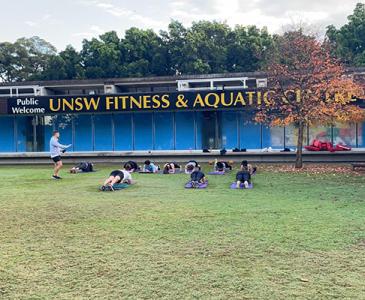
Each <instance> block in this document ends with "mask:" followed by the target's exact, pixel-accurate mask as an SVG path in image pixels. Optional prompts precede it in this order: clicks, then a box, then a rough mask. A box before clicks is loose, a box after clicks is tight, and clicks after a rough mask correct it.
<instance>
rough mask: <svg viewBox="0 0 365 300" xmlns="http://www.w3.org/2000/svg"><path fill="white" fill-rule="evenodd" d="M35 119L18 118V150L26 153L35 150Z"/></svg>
mask: <svg viewBox="0 0 365 300" xmlns="http://www.w3.org/2000/svg"><path fill="white" fill-rule="evenodd" d="M32 120H33V117H20V116H17V117H16V124H17V125H16V126H17V138H16V144H17V150H18V152H26V151H32V150H33V125H32Z"/></svg>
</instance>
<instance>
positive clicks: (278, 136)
mask: <svg viewBox="0 0 365 300" xmlns="http://www.w3.org/2000/svg"><path fill="white" fill-rule="evenodd" d="M262 147H263V148H267V147H271V148H273V149H284V127H268V126H262Z"/></svg>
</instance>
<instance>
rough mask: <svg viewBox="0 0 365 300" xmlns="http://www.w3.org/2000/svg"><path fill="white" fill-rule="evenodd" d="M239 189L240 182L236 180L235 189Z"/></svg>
mask: <svg viewBox="0 0 365 300" xmlns="http://www.w3.org/2000/svg"><path fill="white" fill-rule="evenodd" d="M240 187H241V181H239V180H237V182H236V188H238V189H239V188H240Z"/></svg>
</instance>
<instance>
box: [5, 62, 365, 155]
mask: <svg viewBox="0 0 365 300" xmlns="http://www.w3.org/2000/svg"><path fill="white" fill-rule="evenodd" d="M351 74H352V75H353V76H355V77H356V78H358V79H359V80H360V79H362V78H363V74H364V73H363V70H358V69H357V70H355V71H354V70H352V71H351ZM266 88H267V80H266V78H265V74H263V73H240V74H211V75H201V76H179V77H151V78H113V79H100V80H65V81H39V82H38V81H34V82H20V83H0V141H1V142H0V152H7V153H9V152H10V153H14V152H48V150H49V147H48V142H49V138H50V135H51V133H52V131H53V130H54V129H58V130H59V131H60V132H61V142H63V143H64V144H68V143H72V150H71V151H74V152H89V151H94V152H105V151H126V152H127V151H139V150H141V151H154V150H156V151H157V150H158V151H164V150H167V151H173V150H186V151H192V150H201V149H205V148H207V149H222V148H226V149H233V148H238V149H242V148H245V149H248V150H250V149H252V150H259V149H262V148H267V147H272V148H273V149H283V148H285V147H289V148H290V147H295V144H296V130H295V128H293V127H285V128H283V127H274V128H269V127H266V126H263V125H260V124H256V123H255V122H254V121H253V117H254V109H255V103H256V102H257V101H262V97H264V96H265V95H264V91H265V89H266ZM242 91H244V100H242V99H241V98H240V97H241V96H242V95H241V96H240V94H239V93H240V92H242ZM250 93H251V94H250ZM181 95H182V96H183V97H182V96H181ZM197 95H199V97H200V98H199V97H198V98H199V99H198V98H197ZM251 96H252V98H251V99H250V97H251ZM179 97H180V98H179ZM181 97H182V98H181ZM184 101H185V102H184ZM204 101H205V102H204ZM243 101H244V102H243ZM195 104H196V105H195ZM316 138H319V139H324V140H329V141H332V142H334V143H337V142H343V143H345V144H347V145H350V146H352V147H354V148H365V123H362V124H352V123H351V124H350V123H349V124H339V125H338V126H333V127H316V128H308V129H307V133H306V143H311V141H312V140H313V139H316Z"/></svg>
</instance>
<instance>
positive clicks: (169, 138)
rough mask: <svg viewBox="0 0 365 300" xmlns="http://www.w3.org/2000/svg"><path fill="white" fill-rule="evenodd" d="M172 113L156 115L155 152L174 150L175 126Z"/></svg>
mask: <svg viewBox="0 0 365 300" xmlns="http://www.w3.org/2000/svg"><path fill="white" fill-rule="evenodd" d="M173 120H174V118H173V114H172V113H155V119H154V122H155V150H173V149H174V126H173Z"/></svg>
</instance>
